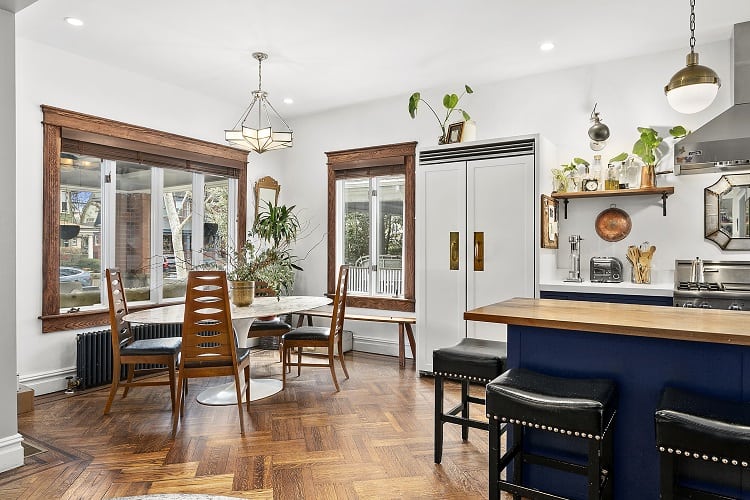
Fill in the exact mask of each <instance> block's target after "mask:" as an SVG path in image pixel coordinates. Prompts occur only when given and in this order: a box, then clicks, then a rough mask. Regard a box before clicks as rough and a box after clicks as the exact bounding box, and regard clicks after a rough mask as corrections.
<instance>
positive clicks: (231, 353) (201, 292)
mask: <svg viewBox="0 0 750 500" xmlns="http://www.w3.org/2000/svg"><path fill="white" fill-rule="evenodd" d="M209 357H210V359H211V361H212V362H220V361H222V360H224V361H225V362H226V364H228V365H231V364H232V362H233V360H235V361H236V359H237V351H236V346H235V341H234V330H233V329H232V309H231V305H230V303H229V290H228V286H227V276H226V272H224V271H190V273H188V279H187V292H186V295H185V316H184V321H183V325H182V362H183V363H186V364H190V363H191V362H200V361H205V360H206V359H207V358H209Z"/></svg>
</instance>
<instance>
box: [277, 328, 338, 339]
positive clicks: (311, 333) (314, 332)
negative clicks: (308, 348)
mask: <svg viewBox="0 0 750 500" xmlns="http://www.w3.org/2000/svg"><path fill="white" fill-rule="evenodd" d="M330 334H331V329H330V328H328V327H325V326H301V327H299V328H295V329H294V330H292V331H291V332H287V333H285V334H284V335H282V336H281V340H283V341H286V340H319V341H321V342H328V337H329V336H330Z"/></svg>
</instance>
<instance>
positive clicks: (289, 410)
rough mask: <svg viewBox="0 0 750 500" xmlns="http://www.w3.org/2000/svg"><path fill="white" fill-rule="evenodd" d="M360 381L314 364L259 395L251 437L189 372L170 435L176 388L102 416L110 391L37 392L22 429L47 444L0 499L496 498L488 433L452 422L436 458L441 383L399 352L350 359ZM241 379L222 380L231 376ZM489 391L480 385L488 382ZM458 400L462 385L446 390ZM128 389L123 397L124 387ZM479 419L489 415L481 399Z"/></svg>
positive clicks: (142, 392) (262, 369)
mask: <svg viewBox="0 0 750 500" xmlns="http://www.w3.org/2000/svg"><path fill="white" fill-rule="evenodd" d="M346 356H347V358H346V359H347V367H348V368H349V373H350V375H351V378H350V379H349V380H342V379H343V373H341V370H340V366H337V369H338V372H337V373H339V374H340V379H339V381H340V383H341V392H339V393H335V392H334V388H333V383H332V381H331V378H330V372H329V371H328V369H326V368H307V369H305V368H303V370H302V376H301V377H300V378H297V377H296V373H295V372H294V371H293V372H292V376H291V377H290V378H288V379H287V388H286V390H284V391H282V392H281V393H279V394H276V395H274V396H271V397H269V398H266V399H263V400H260V401H256V402H253V403H251V411H250V413H249V416H248V414H247V413H246V418H245V425H246V430H247V433H246V436H245V437H244V438H243V437H241V436H240V429H239V419H238V415H237V408H236V407H234V406H230V407H209V406H203V405H201V404H199V403H197V402H196V401H195V395H196V394H197V393H198V392H199V391H200V390H201V389H202V388H205V387H208V386H213V385H217V383H219V382H222V380H221V379H194V380H191V384H190V394H189V395H188V399H187V402H186V409H185V412H186V415H185V417H184V418H183V420H182V423H181V425H180V428H179V431H178V434H177V437H176V438H175V439H172V438H171V421H170V400H169V393H168V390H165V389H166V388H165V387H145V388H136V389H134V390H132V391H131V392H130V394H129V395H128V397H127V398H125V399H122V398H120V397H119V395H118V398H117V399H116V400H115V402H114V404H113V406H112V412H111V413H110V415H108V416H103V415H102V409H103V408H104V403H105V401H106V397H107V389H98V390H91V391H88V392H85V393H82V394H76V395H74V396H67V395H63V394H55V395H47V396H41V397H37V398H36V401H35V409H34V411H33V412H30V413H26V414H23V415H20V416H19V432H21V433H22V434H23V435H24V437H25V438H26V439H27V441H28V442H29V443H31V444H33V445H37V446H40V447H43V448H45V449H48V450H49V451H47V452H46V453H41V454H38V455H35V456H32V457H30V458H27V459H26V464H25V465H24V466H23V467H20V468H18V469H15V470H12V471H8V472H5V473H3V474H0V498H3V499H45V500H48V499H56V498H82V499H83V498H85V499H97V498H112V497H118V496H130V495H141V494H150V493H177V492H179V493H203V494H214V495H226V496H232V497H243V498H276V499H302V498H308V499H313V498H315V499H318V498H352V499H357V498H361V499H366V498H377V499H381V498H441V499H448V498H455V499H468V498H486V497H487V434H486V433H485V432H482V431H479V430H475V429H471V430H470V435H469V442H467V443H464V442H462V441H461V437H460V428H459V427H458V426H455V425H445V448H444V451H443V463H442V464H441V465H435V464H434V463H433V417H432V413H433V404H434V403H433V400H434V392H433V391H434V386H433V380H432V378H431V377H419V376H418V375H417V374H416V373H415V369H414V363H413V361H410V360H407V367H406V369H405V370H399V369H398V360H397V359H395V358H392V357H387V356H377V355H371V354H363V353H356V352H355V353H349V354H347V355H346ZM253 357H254V359H253V361H252V363H251V365H252V368H253V376H254V377H263V376H271V377H277V376H278V377H280V375H281V365H280V364H279V363H278V362H276V360H277V359H278V358H277V353H276V352H274V351H258V352H256V353H254V354H253ZM226 380H229V379H224V381H226ZM476 390H477V391H478V393H481V392H482V389H481V388H477V389H476ZM446 391H447V394H448V400H449V401H450V402H451V403H452V402H455V401H456V400H457V399H458V397H459V396H458V394H459V386H458V385H457V384H452V383H449V384H446ZM120 394H121V393H120ZM474 413H475V414H478V415H477V416H478V417H480V418H481V414H482V413H483V411H482V409H481V407H477V408H476V411H475V412H474Z"/></svg>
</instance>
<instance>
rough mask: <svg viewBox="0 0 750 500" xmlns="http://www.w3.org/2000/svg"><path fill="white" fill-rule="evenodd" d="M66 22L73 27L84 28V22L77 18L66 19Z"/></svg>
mask: <svg viewBox="0 0 750 500" xmlns="http://www.w3.org/2000/svg"><path fill="white" fill-rule="evenodd" d="M65 22H66V23H68V24H70V25H71V26H83V21H81V20H80V19H78V18H77V17H66V18H65Z"/></svg>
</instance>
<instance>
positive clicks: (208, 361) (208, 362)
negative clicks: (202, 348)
mask: <svg viewBox="0 0 750 500" xmlns="http://www.w3.org/2000/svg"><path fill="white" fill-rule="evenodd" d="M249 355H250V348H249V347H238V348H237V363H241V362H242V361H244V360H245V358H247V357H248V356H249ZM216 366H232V361H231V360H229V361H228V362H227V360H226V359H223V358H218V356H213V355H206V356H205V357H203V359H201V360H200V361H189V362H187V363H185V368H211V367H216Z"/></svg>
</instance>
